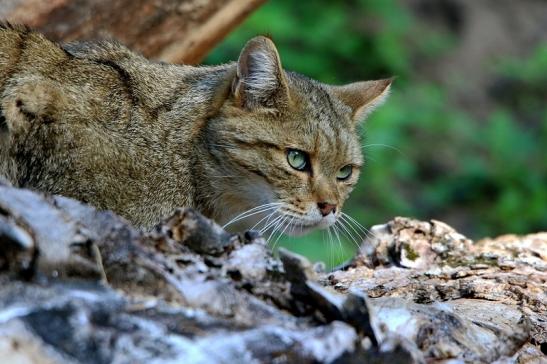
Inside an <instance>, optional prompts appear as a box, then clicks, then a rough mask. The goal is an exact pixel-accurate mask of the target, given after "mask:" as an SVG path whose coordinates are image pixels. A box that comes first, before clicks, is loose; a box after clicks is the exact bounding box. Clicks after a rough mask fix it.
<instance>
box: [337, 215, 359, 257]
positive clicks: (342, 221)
mask: <svg viewBox="0 0 547 364" xmlns="http://www.w3.org/2000/svg"><path fill="white" fill-rule="evenodd" d="M336 222H337V223H339V225H340V227H342V229H343V230H344V231H345V232H346V235H347V236H348V237H349V238H350V239H351V241H352V242H353V243H354V244H355V246H356V247H357V250H359V249H360V246H359V242H358V241H357V239H355V237H354V236H353V234H352V233H351V231H349V230H348V228H347V227H346V225H345V221H344V220H342V219H339V220H337V221H336Z"/></svg>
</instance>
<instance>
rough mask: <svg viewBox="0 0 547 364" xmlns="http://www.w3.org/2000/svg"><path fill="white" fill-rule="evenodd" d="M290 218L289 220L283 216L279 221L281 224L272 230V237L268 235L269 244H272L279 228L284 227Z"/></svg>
mask: <svg viewBox="0 0 547 364" xmlns="http://www.w3.org/2000/svg"><path fill="white" fill-rule="evenodd" d="M288 218H289V217H288V216H282V219H281V220H279V222H278V223H277V224H275V227H274V229H273V230H272V232H271V233H270V235H268V242H270V240H271V239H272V237H273V236H274V234H275V233H276V231H277V230H279V228H281V227H282V226H283V224H284V223H285V220H287V219H288Z"/></svg>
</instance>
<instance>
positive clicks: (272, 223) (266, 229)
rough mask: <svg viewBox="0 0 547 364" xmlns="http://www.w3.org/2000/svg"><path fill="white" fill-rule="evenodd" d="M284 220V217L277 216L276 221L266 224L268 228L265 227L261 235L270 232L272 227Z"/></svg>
mask: <svg viewBox="0 0 547 364" xmlns="http://www.w3.org/2000/svg"><path fill="white" fill-rule="evenodd" d="M282 218H283V215H281V216H277V217H276V218H275V219H273V220H272V221H270V222H269V223H268V224H266V226H264V227H263V228H262V229H260V233H261V234H264V233H265V232H266V231H268V229H269V228H271V227H272V226H274V225H275V224H276V223H277V222H278V221H279V220H281V219H282Z"/></svg>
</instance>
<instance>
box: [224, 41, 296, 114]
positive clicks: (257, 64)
mask: <svg viewBox="0 0 547 364" xmlns="http://www.w3.org/2000/svg"><path fill="white" fill-rule="evenodd" d="M232 93H233V95H234V97H235V99H236V101H237V102H238V104H239V105H240V106H242V107H246V108H249V109H251V108H258V107H266V108H274V107H275V106H276V105H277V104H278V103H279V102H282V101H286V100H288V97H289V92H288V88H287V81H286V79H285V74H284V72H283V68H281V60H280V59H279V54H278V53H277V49H276V48H275V45H274V43H273V42H272V41H271V40H270V39H268V38H266V37H263V36H258V37H255V38H253V39H251V40H250V41H248V42H247V44H246V45H245V47H244V48H243V50H242V51H241V54H240V55H239V59H238V61H237V73H236V77H235V79H234V82H233V84H232Z"/></svg>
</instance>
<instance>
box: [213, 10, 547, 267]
mask: <svg viewBox="0 0 547 364" xmlns="http://www.w3.org/2000/svg"><path fill="white" fill-rule="evenodd" d="M257 34H267V35H271V36H272V37H273V39H274V41H275V42H276V45H277V46H278V49H279V52H280V54H281V58H282V61H283V64H284V67H285V68H287V69H290V70H293V71H297V72H300V73H303V74H305V75H307V76H309V77H313V78H315V79H318V80H320V81H322V82H326V83H333V84H339V83H345V82H351V81H356V80H363V79H378V78H384V77H389V76H392V75H395V76H397V80H396V83H395V85H394V89H393V92H392V95H391V96H390V99H389V100H388V102H387V103H386V105H384V106H383V107H381V108H380V109H379V110H378V111H376V112H375V113H374V114H373V115H372V116H371V117H369V119H368V120H367V122H366V125H365V127H364V132H363V145H364V147H363V151H364V153H365V159H366V161H367V163H366V166H365V168H364V170H363V172H362V175H361V179H360V183H359V185H358V187H357V188H356V189H355V191H354V192H353V194H352V196H351V197H350V199H349V201H348V203H347V204H346V206H347V207H346V212H348V213H349V214H350V215H352V216H353V217H355V218H356V219H357V220H358V221H359V222H360V223H361V224H363V225H364V226H371V225H374V224H379V223H384V222H387V221H388V220H390V219H391V218H393V217H394V216H398V215H406V216H413V217H416V218H419V219H432V218H433V219H442V220H444V221H447V222H448V223H451V224H452V225H453V226H454V227H456V228H457V229H458V230H460V231H461V232H463V233H465V234H467V235H469V236H471V237H473V238H478V237H483V236H488V235H490V236H492V235H498V234H503V233H529V232H534V231H538V230H547V107H546V100H547V44H540V45H538V47H537V49H536V51H535V52H534V53H533V54H532V55H530V56H529V57H527V58H525V59H505V60H502V61H500V62H498V63H496V64H492V65H487V66H485V67H489V68H488V69H485V72H494V73H495V74H496V75H498V78H499V80H500V82H502V85H500V87H498V88H497V89H498V90H497V91H493V92H494V93H495V95H494V96H495V97H496V100H497V103H496V107H495V109H494V110H491V111H489V112H488V115H487V116H486V117H484V118H481V119H479V118H477V117H476V116H475V117H474V116H472V115H473V113H471V112H468V111H466V110H465V109H461V108H458V107H456V106H455V105H452V104H451V103H450V101H449V100H448V97H447V96H446V90H443V88H442V87H440V86H439V85H437V84H434V83H432V82H429V81H425V80H424V78H422V77H417V76H416V65H417V63H418V62H422V63H423V62H434V61H435V60H436V59H438V58H439V57H441V56H442V55H443V54H445V53H446V52H448V51H449V50H450V49H451V47H453V46H454V44H455V43H456V42H457V39H456V37H455V36H454V35H453V34H451V33H450V32H444V33H443V32H435V31H428V29H425V28H424V25H423V24H422V22H420V21H419V20H418V19H416V18H414V17H413V15H412V14H411V13H410V12H409V11H408V10H407V9H406V8H405V7H403V6H401V5H400V4H399V3H398V2H397V1H395V0H353V1H345V2H338V1H328V0H316V1H310V2H308V1H302V2H296V1H290V0H274V1H270V2H268V3H266V4H265V5H264V6H263V7H262V8H260V9H259V10H258V11H257V12H255V13H254V14H253V15H251V16H250V17H249V18H248V19H247V20H246V21H245V23H244V24H243V25H242V26H240V27H239V28H238V29H237V30H236V31H234V32H233V33H231V34H230V35H229V36H228V38H227V39H226V40H225V41H224V42H223V43H222V44H221V45H219V46H218V47H217V48H216V49H215V50H214V51H213V52H212V54H211V55H210V56H209V57H208V59H207V60H206V63H209V64H216V63H223V62H227V61H230V60H236V59H237V56H238V54H239V51H240V50H241V48H242V46H243V45H244V44H245V42H246V41H247V40H248V39H250V38H251V37H253V36H255V35H257ZM481 66H482V65H481ZM462 77H463V76H462ZM281 245H283V246H287V247H289V248H290V249H292V250H294V251H297V252H300V253H303V254H305V255H307V256H309V257H310V258H311V259H313V260H322V261H324V262H326V263H327V265H329V266H333V265H336V264H339V263H340V262H342V261H343V260H345V259H347V258H348V257H349V256H351V254H352V253H353V251H354V250H355V244H354V243H353V242H352V241H351V239H348V238H347V237H342V236H341V239H340V242H339V241H338V239H337V237H336V236H335V235H333V236H332V238H329V236H328V234H327V233H326V232H316V233H314V234H311V235H309V236H307V237H302V238H283V239H282V240H281Z"/></svg>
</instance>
